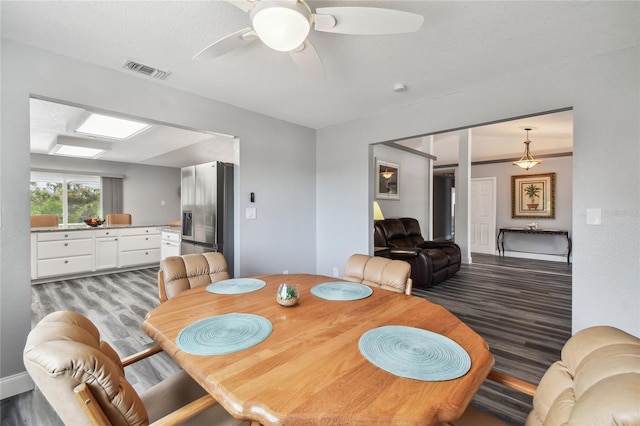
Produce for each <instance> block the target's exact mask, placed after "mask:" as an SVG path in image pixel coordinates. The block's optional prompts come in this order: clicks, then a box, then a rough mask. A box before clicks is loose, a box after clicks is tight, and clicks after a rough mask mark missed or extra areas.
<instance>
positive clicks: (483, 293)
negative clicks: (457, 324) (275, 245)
mask: <svg viewBox="0 0 640 426" xmlns="http://www.w3.org/2000/svg"><path fill="white" fill-rule="evenodd" d="M473 260H474V264H473V265H463V266H462V269H461V270H460V271H459V272H458V273H457V274H456V275H455V276H454V277H452V278H451V279H449V280H447V281H445V282H443V283H440V284H438V285H436V286H435V287H432V288H430V289H426V290H421V289H415V291H414V295H416V296H420V297H425V298H427V299H429V300H430V301H432V302H434V303H438V304H441V305H443V306H445V307H446V308H447V309H449V310H450V311H451V312H453V313H454V314H456V315H457V316H458V317H459V318H461V319H462V320H463V321H464V322H465V323H467V324H468V325H469V326H470V327H471V328H472V329H474V330H475V331H476V332H477V333H478V334H480V335H481V336H483V337H484V338H485V339H486V340H487V342H488V343H489V346H490V348H491V352H492V353H493V354H494V357H495V359H496V364H495V368H496V369H497V370H499V371H502V372H505V373H508V374H510V375H513V376H516V377H518V378H521V379H523V380H526V381H529V382H531V383H534V384H537V383H538V381H539V380H540V378H541V377H542V374H543V373H544V371H545V370H546V369H547V368H548V366H549V365H550V364H551V363H552V362H554V361H555V360H556V359H558V357H559V356H560V349H561V347H562V345H563V344H564V342H565V341H566V340H567V339H568V338H569V337H570V335H571V265H568V264H566V263H561V262H548V261H537V260H529V259H516V258H499V257H496V256H489V255H480V254H473ZM156 271H157V268H149V269H144V270H140V271H133V272H123V273H117V274H111V275H102V276H96V277H90V278H80V279H73V280H66V281H59V282H52V283H45V284H38V285H34V286H32V322H33V324H35V323H37V322H38V321H39V320H40V319H41V318H43V317H44V316H45V315H46V314H48V313H50V312H53V311H57V310H73V311H77V312H80V313H82V314H84V315H86V316H87V317H89V318H90V319H91V320H92V321H93V322H94V323H95V324H96V325H97V326H98V328H99V329H100V331H101V333H102V338H103V339H104V340H107V341H109V342H110V343H111V344H112V346H113V347H114V348H115V349H116V350H117V351H118V353H119V354H120V355H121V356H126V355H130V354H132V353H135V352H138V351H140V350H142V349H144V348H146V347H149V346H151V345H152V341H151V339H149V337H147V336H146V334H144V333H143V332H142V330H141V328H140V326H141V324H142V321H143V319H144V316H145V314H146V313H147V312H148V311H149V310H151V309H153V308H154V307H155V306H157V305H158V299H157V293H156V291H157V289H156V286H157V284H156V279H157V278H156ZM177 370H178V368H177V366H176V365H175V364H174V363H173V361H172V360H171V359H170V358H169V357H168V356H167V355H166V354H162V353H161V354H158V355H155V356H153V357H151V358H150V359H148V360H145V361H142V362H139V363H136V364H134V365H133V366H131V367H127V378H128V379H129V380H130V381H131V382H132V384H133V386H134V388H135V389H136V390H137V391H138V392H143V391H144V390H145V389H148V388H149V387H151V386H153V385H154V384H156V383H157V382H159V381H161V380H163V379H164V378H166V377H168V376H169V375H171V374H173V373H174V372H176V371H177ZM472 404H473V405H474V406H475V407H476V408H478V409H480V410H482V411H485V412H488V413H491V414H493V415H495V416H496V417H499V418H501V419H502V420H504V421H506V422H507V423H508V424H510V425H516V426H517V425H522V424H524V420H525V418H526V415H527V413H528V412H529V411H530V410H531V398H530V397H526V396H523V395H521V394H518V393H517V392H513V391H509V390H508V389H505V388H503V387H501V386H499V385H496V384H491V383H490V382H486V383H485V384H484V385H483V386H482V388H481V390H480V391H479V392H478V394H477V395H476V396H475V397H474V399H473V402H472ZM0 420H1V426H9V425H12V426H13V425H42V426H47V425H55V426H57V425H61V424H62V422H61V421H60V420H59V419H58V417H57V415H56V414H55V412H54V411H53V409H52V408H51V406H49V404H48V403H47V401H46V400H45V399H44V397H43V396H42V394H41V393H40V392H39V391H38V390H34V391H31V392H25V393H23V394H21V395H16V396H14V397H12V398H7V399H4V400H2V402H1V405H0Z"/></svg>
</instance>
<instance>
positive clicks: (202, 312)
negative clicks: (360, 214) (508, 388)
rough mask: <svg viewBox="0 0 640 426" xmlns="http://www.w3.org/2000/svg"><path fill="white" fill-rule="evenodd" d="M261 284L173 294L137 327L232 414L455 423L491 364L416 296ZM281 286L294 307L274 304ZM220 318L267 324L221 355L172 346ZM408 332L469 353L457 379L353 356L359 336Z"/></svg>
mask: <svg viewBox="0 0 640 426" xmlns="http://www.w3.org/2000/svg"><path fill="white" fill-rule="evenodd" d="M254 278H258V279H260V280H263V281H264V282H265V283H266V285H265V286H264V287H263V288H261V289H259V290H256V291H252V292H250V293H244V294H233V295H221V294H212V293H210V292H207V291H206V287H207V286H201V287H196V288H194V289H191V290H187V291H185V292H183V293H180V294H179V295H177V296H176V297H174V298H172V299H170V300H168V301H167V302H165V303H163V304H161V305H160V306H158V307H157V308H155V309H153V310H152V311H151V312H149V313H148V315H147V316H146V319H145V321H144V323H143V325H142V328H143V330H144V331H145V332H146V333H147V334H148V335H149V336H150V337H151V338H152V339H153V340H155V341H156V342H157V343H158V344H159V345H160V347H161V348H162V349H163V350H164V351H165V352H166V353H168V354H169V355H170V356H171V357H172V358H173V359H174V360H175V362H176V363H177V364H178V365H179V366H180V367H182V368H183V369H184V370H185V371H186V372H187V373H188V374H189V375H190V376H191V377H193V378H194V379H195V380H196V381H197V382H198V383H199V384H200V385H201V386H202V387H203V388H204V389H206V390H207V391H208V392H209V393H210V394H211V395H212V396H213V397H214V398H215V399H216V400H217V401H218V402H219V403H220V404H221V405H222V406H223V407H224V408H225V409H226V410H227V411H228V412H229V413H230V414H231V415H233V416H234V417H236V418H238V419H246V420H251V421H255V422H259V423H261V424H263V425H314V424H324V425H375V424H379V425H392V424H393V425H395V424H397V425H430V424H437V423H439V422H443V421H450V420H455V419H457V418H458V417H460V416H461V415H462V413H463V412H464V410H465V408H466V407H467V405H468V404H469V402H470V401H471V399H472V397H473V396H474V394H475V393H476V391H477V390H478V388H479V387H480V385H481V384H482V382H483V381H484V380H485V378H486V377H487V375H488V374H489V372H490V370H491V368H492V367H493V363H494V360H493V356H492V355H491V353H490V352H489V349H488V346H487V343H486V342H485V340H484V339H483V338H482V337H480V336H479V335H478V334H477V333H475V332H474V331H473V330H472V329H471V328H469V327H468V326H467V325H466V324H464V323H463V322H462V321H461V320H460V319H458V318H457V317H456V316H454V315H453V314H452V313H451V312H449V311H447V310H446V309H445V308H444V307H442V306H440V305H436V304H434V303H431V302H429V301H428V300H426V299H424V298H420V297H414V296H408V295H405V294H400V293H394V292H391V291H387V290H384V289H379V288H374V289H373V294H371V295H370V296H369V297H366V298H363V299H360V300H352V301H335V300H326V299H323V298H320V297H317V296H316V295H314V294H312V293H311V288H312V287H313V286H315V285H318V284H321V283H327V282H335V281H340V279H337V278H331V277H327V276H320V275H306V274H291V275H259V276H255V277H254ZM280 283H287V284H296V285H297V286H298V288H299V292H300V301H299V303H298V304H297V305H296V306H292V307H285V306H281V305H279V304H278V303H277V302H276V291H277V288H278V285H279V284H280ZM228 313H247V314H254V315H259V316H262V317H264V318H266V319H268V320H269V321H270V322H271V323H272V325H273V329H272V331H271V334H270V335H269V336H268V337H267V338H266V339H265V340H263V341H262V342H260V343H258V344H256V345H255V346H252V347H250V348H248V349H244V350H240V351H238V352H234V353H229V354H224V355H206V356H203V355H192V354H190V353H187V352H185V351H183V350H181V349H180V347H179V346H178V344H177V343H176V339H177V337H178V334H179V333H180V331H181V330H183V329H184V328H185V327H187V326H189V325H191V324H193V323H194V322H196V321H199V320H203V319H206V318H210V317H213V316H217V315H222V314H228ZM386 325H400V326H409V327H416V328H419V329H424V330H428V331H431V332H434V333H438V334H440V335H443V336H446V337H448V338H449V339H452V340H453V341H454V342H456V343H458V344H459V345H460V346H461V347H462V348H463V349H464V350H465V351H466V352H467V353H468V355H469V357H470V359H471V367H470V369H469V371H468V372H467V373H466V374H464V375H463V376H462V377H459V378H456V379H453V380H443V381H422V380H415V379H409V378H404V377H399V376H396V375H394V374H391V373H389V372H387V371H385V370H383V369H381V368H378V367H376V366H375V365H374V364H372V363H371V362H369V361H368V360H367V359H366V358H365V357H364V356H363V355H362V354H361V352H360V350H359V347H358V341H359V339H360V337H361V336H362V335H363V333H365V332H367V331H368V330H371V329H374V328H376V327H381V326H386Z"/></svg>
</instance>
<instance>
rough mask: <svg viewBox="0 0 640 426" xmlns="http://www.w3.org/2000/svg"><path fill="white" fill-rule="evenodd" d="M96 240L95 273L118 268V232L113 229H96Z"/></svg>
mask: <svg viewBox="0 0 640 426" xmlns="http://www.w3.org/2000/svg"><path fill="white" fill-rule="evenodd" d="M95 238H96V271H99V270H101V269H113V268H117V267H118V231H117V230H114V229H97V230H96V231H95Z"/></svg>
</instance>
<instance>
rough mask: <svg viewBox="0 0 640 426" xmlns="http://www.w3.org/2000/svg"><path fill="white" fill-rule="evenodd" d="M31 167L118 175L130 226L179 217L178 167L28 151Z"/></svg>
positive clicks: (162, 221) (158, 223)
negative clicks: (129, 218) (59, 155)
mask: <svg viewBox="0 0 640 426" xmlns="http://www.w3.org/2000/svg"><path fill="white" fill-rule="evenodd" d="M31 167H32V168H37V169H47V170H56V171H66V172H83V173H92V174H94V175H95V176H108V175H112V176H119V177H122V178H123V181H122V192H123V194H122V195H123V200H122V203H123V204H122V207H123V212H125V213H131V218H132V221H133V224H134V225H166V224H169V223H171V221H173V220H177V219H180V196H179V195H178V189H179V188H180V169H178V168H172V167H159V166H147V165H143V164H131V163H119V162H115V161H100V160H86V159H79V158H70V157H55V156H52V155H44V154H31ZM162 201H164V206H163V205H162Z"/></svg>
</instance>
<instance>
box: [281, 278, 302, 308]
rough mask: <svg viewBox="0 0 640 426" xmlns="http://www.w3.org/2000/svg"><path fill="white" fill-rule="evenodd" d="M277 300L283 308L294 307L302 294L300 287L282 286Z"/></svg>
mask: <svg viewBox="0 0 640 426" xmlns="http://www.w3.org/2000/svg"><path fill="white" fill-rule="evenodd" d="M276 300H277V301H278V303H279V304H281V305H282V306H294V305H297V304H298V301H299V300H300V292H298V286H296V285H293V284H285V283H283V284H280V286H278V292H277V293H276Z"/></svg>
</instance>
